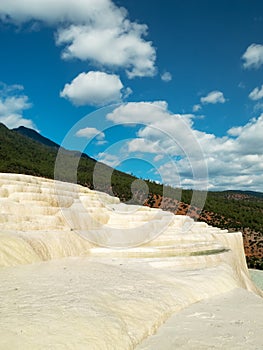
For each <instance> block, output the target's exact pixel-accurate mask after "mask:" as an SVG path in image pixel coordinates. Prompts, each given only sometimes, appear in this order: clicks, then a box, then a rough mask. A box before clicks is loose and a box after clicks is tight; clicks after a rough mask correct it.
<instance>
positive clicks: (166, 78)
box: [161, 72, 173, 83]
mask: <svg viewBox="0 0 263 350" xmlns="http://www.w3.org/2000/svg"><path fill="white" fill-rule="evenodd" d="M161 79H162V81H164V82H166V83H168V82H169V81H171V80H172V79H173V77H172V74H171V73H169V72H164V73H163V74H162V75H161Z"/></svg>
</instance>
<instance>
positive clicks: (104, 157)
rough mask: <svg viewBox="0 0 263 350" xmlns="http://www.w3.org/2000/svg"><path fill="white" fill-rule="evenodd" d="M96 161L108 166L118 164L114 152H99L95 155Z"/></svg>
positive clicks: (118, 161) (117, 158)
mask: <svg viewBox="0 0 263 350" xmlns="http://www.w3.org/2000/svg"><path fill="white" fill-rule="evenodd" d="M97 159H98V161H100V162H102V163H104V164H107V165H108V166H110V167H113V168H114V167H116V166H117V165H119V164H120V160H119V157H118V156H117V155H114V154H110V153H107V152H101V153H99V154H98V156H97Z"/></svg>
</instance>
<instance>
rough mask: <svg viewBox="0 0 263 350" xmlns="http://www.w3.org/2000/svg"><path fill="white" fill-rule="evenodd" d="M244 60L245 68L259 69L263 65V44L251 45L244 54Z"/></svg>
mask: <svg viewBox="0 0 263 350" xmlns="http://www.w3.org/2000/svg"><path fill="white" fill-rule="evenodd" d="M242 59H243V60H244V63H243V66H244V68H248V69H249V68H255V69H258V68H259V67H260V66H262V65H263V45H260V44H252V45H250V46H249V47H248V48H247V50H246V52H245V53H244V55H243V56H242Z"/></svg>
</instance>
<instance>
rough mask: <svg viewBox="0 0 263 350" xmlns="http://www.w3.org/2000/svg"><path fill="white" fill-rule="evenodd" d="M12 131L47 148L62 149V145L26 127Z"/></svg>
mask: <svg viewBox="0 0 263 350" xmlns="http://www.w3.org/2000/svg"><path fill="white" fill-rule="evenodd" d="M12 130H13V131H16V132H18V133H19V134H21V135H24V136H27V137H29V138H30V139H32V140H34V141H37V142H39V143H41V144H43V145H45V146H49V147H54V148H60V145H58V144H57V143H55V142H53V141H51V140H50V139H48V138H47V137H44V136H42V135H41V134H39V133H38V132H37V131H36V130H33V129H30V128H26V127H25V126H19V127H18V128H14V129H12Z"/></svg>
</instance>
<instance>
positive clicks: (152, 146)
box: [128, 138, 160, 153]
mask: <svg viewBox="0 0 263 350" xmlns="http://www.w3.org/2000/svg"><path fill="white" fill-rule="evenodd" d="M128 151H129V152H143V153H145V152H147V153H158V152H159V151H160V148H159V145H158V141H155V142H152V141H150V140H147V139H143V138H136V139H133V140H131V141H129V142H128Z"/></svg>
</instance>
